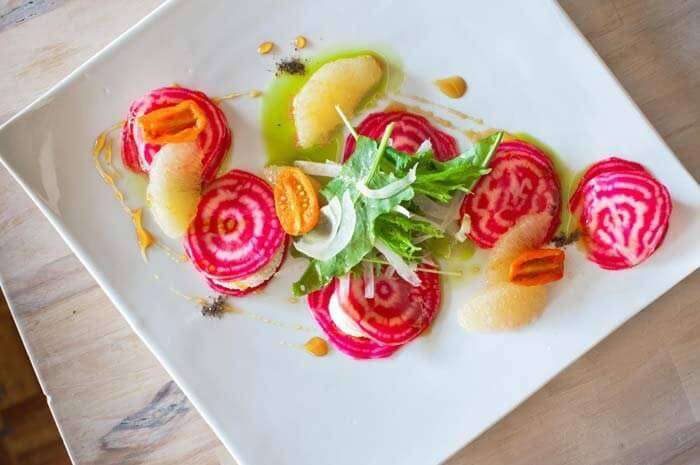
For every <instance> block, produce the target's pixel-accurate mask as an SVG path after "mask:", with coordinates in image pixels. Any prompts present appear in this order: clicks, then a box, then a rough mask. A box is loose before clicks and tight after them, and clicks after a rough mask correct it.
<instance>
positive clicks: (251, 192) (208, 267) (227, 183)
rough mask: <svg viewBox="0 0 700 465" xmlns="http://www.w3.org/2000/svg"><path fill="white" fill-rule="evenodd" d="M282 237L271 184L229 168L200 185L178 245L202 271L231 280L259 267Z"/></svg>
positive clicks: (252, 271) (280, 244)
mask: <svg viewBox="0 0 700 465" xmlns="http://www.w3.org/2000/svg"><path fill="white" fill-rule="evenodd" d="M285 237H286V235H285V233H284V231H283V230H282V226H281V225H280V222H279V220H278V219H277V215H276V214H275V201H274V196H273V194H272V188H271V187H270V186H269V185H268V184H267V183H266V182H265V181H263V180H262V179H260V178H259V177H257V176H255V175H254V174H251V173H248V172H246V171H241V170H231V171H229V172H228V173H226V174H225V175H224V176H221V177H220V178H218V179H216V180H215V181H214V182H212V183H211V184H210V185H209V186H208V187H207V188H206V189H205V191H204V194H203V195H202V198H201V200H200V201H199V204H198V206H197V213H196V215H195V217H194V220H192V223H191V224H190V227H189V229H188V230H187V234H186V235H185V240H184V245H185V250H186V252H187V254H188V256H189V257H190V259H191V260H192V263H193V264H194V266H195V267H196V268H197V269H198V270H199V271H200V272H202V273H203V274H204V275H205V276H208V277H210V278H213V279H215V280H217V281H235V280H240V279H245V278H246V277H248V276H251V275H252V274H254V273H257V272H258V271H260V270H261V269H262V268H263V267H264V266H265V265H266V264H267V263H268V262H269V261H270V260H271V259H272V258H273V257H274V256H275V253H276V252H277V251H278V250H279V247H281V246H282V243H283V241H284V240H285Z"/></svg>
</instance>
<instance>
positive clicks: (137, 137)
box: [122, 87, 231, 183]
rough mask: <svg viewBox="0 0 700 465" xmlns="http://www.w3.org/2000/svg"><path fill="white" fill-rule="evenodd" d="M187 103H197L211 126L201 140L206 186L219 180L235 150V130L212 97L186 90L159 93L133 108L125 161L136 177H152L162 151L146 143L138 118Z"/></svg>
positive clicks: (124, 136)
mask: <svg viewBox="0 0 700 465" xmlns="http://www.w3.org/2000/svg"><path fill="white" fill-rule="evenodd" d="M184 100H193V101H194V102H195V103H197V105H198V106H199V107H200V108H201V109H202V111H203V112H204V114H205V115H206V118H207V125H206V127H205V128H204V130H203V131H202V133H201V134H200V135H199V136H198V139H197V142H198V143H199V147H200V148H201V149H202V154H203V160H202V166H203V171H202V178H203V180H204V182H205V183H206V182H209V181H211V180H212V179H214V178H215V177H216V173H217V171H218V170H219V166H220V165H221V162H222V161H223V159H224V156H225V155H226V152H227V151H228V149H229V147H231V130H230V129H229V127H228V124H227V122H226V116H225V115H224V113H223V111H221V109H220V108H219V107H218V106H217V105H216V104H215V103H214V102H212V100H211V99H210V98H209V97H207V96H206V95H205V94H204V93H202V92H199V91H196V90H191V89H186V88H184V87H162V88H160V89H155V90H152V91H151V92H149V93H148V94H146V95H144V96H143V97H141V98H140V99H138V100H136V101H134V102H133V103H132V104H131V106H130V107H129V114H128V116H127V118H126V120H125V121H124V126H122V160H123V162H124V165H125V166H126V167H127V168H129V169H130V170H131V171H134V172H136V173H148V171H149V170H150V168H151V164H152V163H153V159H154V157H155V156H156V155H157V153H158V151H159V150H160V148H161V147H162V146H161V145H158V144H151V143H148V142H146V141H145V140H144V139H143V134H142V131H141V128H140V127H139V125H138V121H137V120H138V118H139V117H140V116H143V115H145V114H147V113H150V112H152V111H154V110H158V109H160V108H165V107H170V106H174V105H177V104H178V103H180V102H182V101H184Z"/></svg>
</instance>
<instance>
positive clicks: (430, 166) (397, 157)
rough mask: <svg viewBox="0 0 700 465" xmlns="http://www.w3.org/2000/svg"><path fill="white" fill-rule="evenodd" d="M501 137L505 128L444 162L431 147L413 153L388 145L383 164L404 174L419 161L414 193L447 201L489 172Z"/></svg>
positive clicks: (393, 170) (442, 201) (390, 170)
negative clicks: (437, 158)
mask: <svg viewBox="0 0 700 465" xmlns="http://www.w3.org/2000/svg"><path fill="white" fill-rule="evenodd" d="M502 139H503V132H497V133H495V134H492V135H490V136H488V137H486V138H484V139H481V140H479V141H478V142H476V143H475V144H474V145H472V146H471V147H470V148H469V150H467V151H466V152H464V153H461V154H459V155H457V156H456V157H455V158H453V159H451V160H448V161H445V162H441V161H438V160H436V159H435V155H434V153H433V151H432V149H430V150H426V151H424V152H420V153H418V154H416V155H415V156H413V155H409V154H406V153H402V152H399V151H397V150H394V149H392V148H387V150H386V156H385V157H384V165H383V168H384V170H387V171H389V172H393V173H396V174H398V175H400V176H405V175H406V174H407V173H408V171H409V170H410V169H411V168H413V166H414V165H418V168H417V171H416V181H415V182H414V183H413V185H412V186H411V187H413V190H414V191H415V193H416V194H423V195H425V196H426V197H429V198H431V199H433V200H435V201H438V202H441V203H447V202H449V201H450V200H451V199H452V197H453V196H454V195H455V193H457V192H460V191H461V192H469V189H471V188H472V187H473V186H474V183H476V181H477V180H478V179H479V178H480V177H481V176H483V175H485V174H487V173H488V172H489V168H488V165H489V163H490V162H491V158H492V157H493V154H494V153H495V152H496V149H497V148H498V144H500V143H501V140H502Z"/></svg>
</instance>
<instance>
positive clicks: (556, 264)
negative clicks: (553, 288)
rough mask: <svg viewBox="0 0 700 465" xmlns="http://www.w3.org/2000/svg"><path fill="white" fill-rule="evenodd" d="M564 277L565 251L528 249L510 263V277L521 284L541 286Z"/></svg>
mask: <svg viewBox="0 0 700 465" xmlns="http://www.w3.org/2000/svg"><path fill="white" fill-rule="evenodd" d="M563 277H564V251H563V250H561V249H535V250H526V251H525V252H523V253H521V254H520V255H518V258H516V259H515V260H513V263H511V264H510V273H509V275H508V279H509V281H510V282H512V283H514V284H520V285H521V286H539V285H542V284H547V283H551V282H553V281H558V280H560V279H561V278H563Z"/></svg>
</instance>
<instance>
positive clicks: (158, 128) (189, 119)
mask: <svg viewBox="0 0 700 465" xmlns="http://www.w3.org/2000/svg"><path fill="white" fill-rule="evenodd" d="M138 123H139V125H140V126H141V129H142V131H143V138H144V139H145V140H146V142H150V143H152V144H158V145H163V144H169V143H178V142H190V141H193V140H196V139H197V136H199V134H200V133H201V132H202V131H203V130H204V128H205V127H206V126H207V117H206V115H205V114H204V112H203V111H202V109H201V108H200V107H199V105H197V103H196V102H195V101H194V100H183V101H182V102H180V103H178V104H177V105H174V106H172V107H165V108H160V109H158V110H154V111H152V112H150V113H147V114H145V115H143V116H141V117H140V118H139V119H138Z"/></svg>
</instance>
